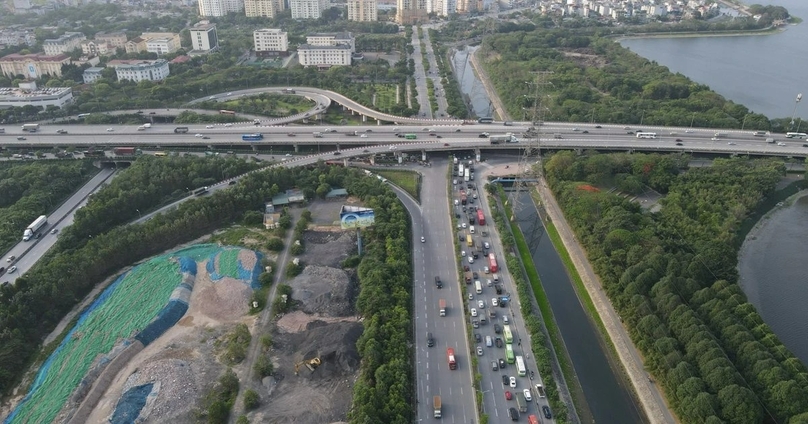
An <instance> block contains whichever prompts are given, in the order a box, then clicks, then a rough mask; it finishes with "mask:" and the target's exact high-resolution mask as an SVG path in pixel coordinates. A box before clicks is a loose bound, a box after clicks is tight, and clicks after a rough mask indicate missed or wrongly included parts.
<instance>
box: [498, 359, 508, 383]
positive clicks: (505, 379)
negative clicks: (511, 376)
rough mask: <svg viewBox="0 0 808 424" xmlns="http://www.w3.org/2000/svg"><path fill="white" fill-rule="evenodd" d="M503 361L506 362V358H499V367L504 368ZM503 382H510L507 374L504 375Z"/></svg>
mask: <svg viewBox="0 0 808 424" xmlns="http://www.w3.org/2000/svg"><path fill="white" fill-rule="evenodd" d="M503 362H505V360H504V359H502V358H499V367H500V368H503V366H502V363H503ZM502 384H508V376H507V375H503V376H502Z"/></svg>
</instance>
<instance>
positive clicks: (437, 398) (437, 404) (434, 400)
mask: <svg viewBox="0 0 808 424" xmlns="http://www.w3.org/2000/svg"><path fill="white" fill-rule="evenodd" d="M432 407H433V409H434V410H435V414H434V415H433V416H434V417H435V418H440V417H441V402H440V396H433V397H432Z"/></svg>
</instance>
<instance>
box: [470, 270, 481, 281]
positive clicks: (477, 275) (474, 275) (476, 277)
mask: <svg viewBox="0 0 808 424" xmlns="http://www.w3.org/2000/svg"><path fill="white" fill-rule="evenodd" d="M471 276H472V277H474V279H475V280H476V279H478V278H480V274H477V271H474V272H472V273H471Z"/></svg>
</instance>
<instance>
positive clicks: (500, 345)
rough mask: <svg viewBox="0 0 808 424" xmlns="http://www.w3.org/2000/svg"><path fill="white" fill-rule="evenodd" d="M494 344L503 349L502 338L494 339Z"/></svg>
mask: <svg viewBox="0 0 808 424" xmlns="http://www.w3.org/2000/svg"><path fill="white" fill-rule="evenodd" d="M494 343H495V344H496V345H497V347H502V337H497V338H496V339H494Z"/></svg>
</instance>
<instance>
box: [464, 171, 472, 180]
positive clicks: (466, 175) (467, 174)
mask: <svg viewBox="0 0 808 424" xmlns="http://www.w3.org/2000/svg"><path fill="white" fill-rule="evenodd" d="M469 175H471V173H470V172H469V169H468V168H466V170H465V173H464V174H463V181H465V182H469Z"/></svg>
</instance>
